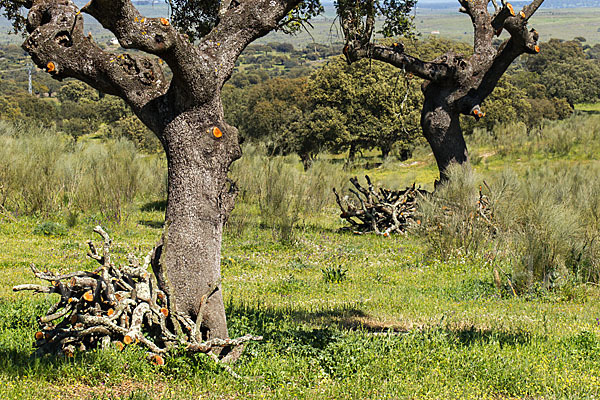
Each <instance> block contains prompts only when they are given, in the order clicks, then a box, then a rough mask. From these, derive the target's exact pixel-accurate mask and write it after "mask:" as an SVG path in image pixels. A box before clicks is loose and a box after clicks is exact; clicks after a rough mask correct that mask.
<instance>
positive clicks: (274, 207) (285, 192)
mask: <svg viewBox="0 0 600 400" xmlns="http://www.w3.org/2000/svg"><path fill="white" fill-rule="evenodd" d="M231 176H232V178H233V179H234V181H236V184H237V186H238V187H239V190H240V192H239V196H238V204H237V206H236V209H237V210H241V209H243V210H244V215H239V214H238V213H239V211H236V210H234V213H233V215H232V220H231V221H230V223H229V226H236V227H237V228H238V230H239V229H242V228H241V227H242V226H243V225H244V224H245V223H247V219H246V218H247V215H248V213H249V212H250V210H249V208H251V207H250V206H251V205H257V207H258V213H259V216H260V220H261V224H262V225H263V226H264V227H266V228H268V229H271V230H272V232H273V236H274V237H275V238H276V239H278V240H280V241H282V242H293V241H294V239H295V232H296V230H297V228H298V227H299V226H300V225H303V224H304V223H305V222H306V221H307V220H309V219H311V218H312V217H314V216H316V215H317V214H320V213H322V212H323V210H324V209H326V208H327V207H334V197H333V195H332V193H331V189H332V188H333V187H336V186H337V187H340V185H342V182H343V184H345V183H346V174H345V173H344V172H343V171H342V168H341V167H338V166H334V165H332V164H329V163H326V162H320V161H316V162H315V163H314V165H313V166H312V168H310V169H309V170H308V171H306V172H303V171H302V167H301V165H300V163H299V162H298V160H297V159H296V158H295V157H293V156H288V157H267V156H266V155H265V152H264V150H263V149H261V148H257V147H254V146H251V145H249V146H246V147H245V148H244V156H243V157H242V158H241V159H240V160H239V161H236V162H235V163H234V164H233V166H232V172H231Z"/></svg>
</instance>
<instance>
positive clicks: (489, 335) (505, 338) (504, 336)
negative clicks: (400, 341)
mask: <svg viewBox="0 0 600 400" xmlns="http://www.w3.org/2000/svg"><path fill="white" fill-rule="evenodd" d="M440 329H441V331H442V332H443V333H445V334H447V335H448V336H449V337H450V339H451V340H453V341H455V342H457V343H459V344H460V345H462V346H473V345H475V344H478V343H484V344H487V343H498V344H499V345H500V346H501V347H504V346H520V345H524V344H529V343H531V340H532V335H531V333H530V332H526V331H523V330H520V329H515V330H514V331H512V330H501V329H489V328H477V327H475V326H473V325H471V326H462V327H450V326H447V327H444V328H440Z"/></svg>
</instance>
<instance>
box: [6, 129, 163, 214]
mask: <svg viewBox="0 0 600 400" xmlns="http://www.w3.org/2000/svg"><path fill="white" fill-rule="evenodd" d="M164 164H165V163H164V160H161V159H160V158H158V157H156V156H154V157H148V156H143V155H141V154H140V153H139V152H137V151H136V149H135V147H134V146H133V144H131V142H129V141H126V140H117V141H111V142H107V143H95V142H86V143H74V142H73V140H72V139H70V138H69V137H68V136H67V135H64V134H60V133H57V132H56V131H54V130H53V129H42V128H36V127H31V126H29V127H28V126H15V125H11V124H8V123H6V122H3V121H0V205H1V206H2V207H5V208H6V209H8V210H11V211H13V212H15V213H20V214H48V213H51V212H57V211H61V210H65V211H66V212H67V222H68V224H69V225H70V224H72V223H76V219H73V218H72V217H73V215H76V214H77V213H78V212H79V211H84V210H85V211H100V212H101V213H102V214H104V215H105V216H106V217H110V218H114V219H116V220H119V219H120V218H121V217H122V212H123V208H124V207H125V205H126V204H129V203H131V202H132V201H133V200H134V198H136V197H137V196H154V197H156V196H164V194H165V192H166V185H165V183H166V179H165V177H166V168H165V165H164ZM69 215H70V216H71V217H69Z"/></svg>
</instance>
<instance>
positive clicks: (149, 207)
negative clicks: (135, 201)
mask: <svg viewBox="0 0 600 400" xmlns="http://www.w3.org/2000/svg"><path fill="white" fill-rule="evenodd" d="M166 209H167V200H157V201H150V202H148V203H146V204H144V205H142V206H141V207H140V211H143V212H152V211H163V212H164V211H166Z"/></svg>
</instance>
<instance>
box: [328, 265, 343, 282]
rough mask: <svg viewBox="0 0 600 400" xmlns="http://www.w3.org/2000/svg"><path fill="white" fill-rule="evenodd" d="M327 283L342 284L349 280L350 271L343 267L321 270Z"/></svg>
mask: <svg viewBox="0 0 600 400" xmlns="http://www.w3.org/2000/svg"><path fill="white" fill-rule="evenodd" d="M321 273H322V274H323V281H324V282H325V283H342V282H343V281H345V280H346V279H348V270H347V269H345V268H344V267H342V266H341V265H336V266H327V267H325V268H323V269H321Z"/></svg>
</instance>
